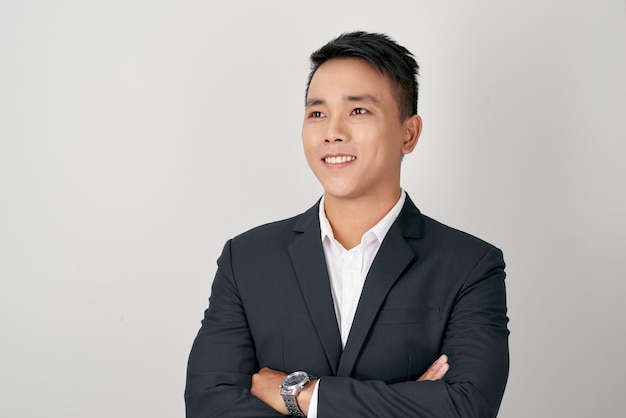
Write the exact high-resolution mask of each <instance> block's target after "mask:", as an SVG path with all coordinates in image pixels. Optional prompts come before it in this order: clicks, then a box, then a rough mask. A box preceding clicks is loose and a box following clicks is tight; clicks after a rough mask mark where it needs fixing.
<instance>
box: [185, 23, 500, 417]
mask: <svg viewBox="0 0 626 418" xmlns="http://www.w3.org/2000/svg"><path fill="white" fill-rule="evenodd" d="M311 62H312V70H311V74H310V76H309V83H308V86H307V93H306V109H305V117H304V123H303V129H302V138H303V144H304V151H305V154H306V158H307V162H308V164H309V166H310V167H311V170H312V171H313V173H314V174H315V175H316V176H317V178H318V179H319V181H320V182H321V184H322V186H323V187H324V196H323V197H322V199H321V200H320V201H319V202H318V203H317V204H316V205H315V206H313V207H312V208H311V209H309V210H308V211H307V212H305V213H303V214H301V215H299V216H296V217H294V218H291V219H287V220H284V221H280V222H276V223H273V224H269V225H264V226H260V227H258V228H255V229H253V230H251V231H248V232H246V233H244V234H242V235H240V236H238V237H236V238H234V239H232V240H230V241H229V242H227V243H226V246H225V247H224V251H223V253H222V255H221V257H220V258H219V260H218V271H217V274H216V277H215V280H214V282H213V287H212V293H211V297H210V302H209V308H208V309H207V311H206V312H205V318H204V320H203V322H202V327H201V329H200V331H199V333H198V336H197V338H196V340H195V342H194V345H193V348H192V351H191V355H190V358H189V366H188V377H187V388H186V393H185V398H186V404H187V416H188V417H190V418H196V417H197V418H200V417H202V418H205V417H279V416H284V415H293V416H307V415H308V416H309V417H320V418H326V417H463V418H471V417H479V418H485V417H495V416H496V414H497V411H498V408H499V405H500V401H501V399H502V395H503V392H504V387H505V384H506V380H507V376H508V330H507V321H508V319H507V317H506V303H505V289H504V261H503V259H502V253H501V252H500V250H498V249H497V248H495V247H493V246H491V245H489V244H487V243H485V242H483V241H480V240H479V239H477V238H474V237H472V236H470V235H467V234H465V233H463V232H460V231H457V230H454V229H452V228H449V227H447V226H444V225H442V224H440V223H438V222H436V221H434V220H432V219H430V218H428V217H426V216H424V215H422V214H421V213H420V212H419V210H418V209H417V208H416V207H415V206H414V204H413V202H412V201H411V200H410V198H409V197H408V195H407V194H406V193H405V192H404V191H403V190H402V189H401V188H400V166H401V163H402V159H403V156H404V155H405V154H409V153H410V152H412V151H413V149H414V148H415V145H416V144H417V141H418V138H419V135H420V132H421V127H422V121H421V119H420V117H419V116H418V115H417V91H418V89H417V81H416V75H417V72H418V65H417V63H416V62H415V60H414V59H413V57H412V56H411V54H410V53H409V51H407V50H406V49H405V48H403V47H402V46H400V45H398V44H397V43H395V42H394V41H392V40H391V39H390V38H388V37H387V36H385V35H380V34H371V33H363V32H355V33H347V34H344V35H342V36H340V37H338V38H337V39H334V40H333V41H331V42H329V43H328V44H327V45H325V46H324V47H322V48H321V49H320V50H318V51H316V52H314V53H313V54H312V55H311Z"/></svg>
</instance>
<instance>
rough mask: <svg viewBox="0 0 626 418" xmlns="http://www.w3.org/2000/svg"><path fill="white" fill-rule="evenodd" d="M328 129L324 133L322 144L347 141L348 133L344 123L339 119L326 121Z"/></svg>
mask: <svg viewBox="0 0 626 418" xmlns="http://www.w3.org/2000/svg"><path fill="white" fill-rule="evenodd" d="M327 123H328V125H327V126H328V129H327V131H326V136H325V138H324V142H326V143H332V142H345V141H349V140H350V137H349V133H348V129H347V127H346V122H345V121H344V120H343V118H341V117H334V118H332V119H329V120H328V122H327Z"/></svg>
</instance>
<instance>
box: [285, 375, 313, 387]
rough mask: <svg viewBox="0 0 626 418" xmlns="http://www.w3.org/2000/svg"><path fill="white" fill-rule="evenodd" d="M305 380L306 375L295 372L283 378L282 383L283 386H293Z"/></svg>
mask: <svg viewBox="0 0 626 418" xmlns="http://www.w3.org/2000/svg"><path fill="white" fill-rule="evenodd" d="M307 378H308V376H307V374H306V373H304V372H295V373H292V374H290V375H289V376H287V377H286V378H285V380H284V381H283V386H295V385H297V384H299V383H300V382H302V381H304V380H305V379H307Z"/></svg>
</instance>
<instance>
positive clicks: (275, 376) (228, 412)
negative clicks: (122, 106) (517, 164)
mask: <svg viewBox="0 0 626 418" xmlns="http://www.w3.org/2000/svg"><path fill="white" fill-rule="evenodd" d="M232 259H233V255H232V254H231V248H230V243H228V244H227V245H226V247H225V249H224V252H223V254H222V256H221V257H220V260H219V261H218V266H219V268H218V272H217V274H216V277H215V280H214V282H213V289H212V294H211V298H210V305H209V308H208V309H207V311H206V312H205V318H204V320H203V323H202V327H201V329H200V332H199V333H198V336H197V337H196V340H195V342H194V346H193V348H192V352H191V355H190V358H189V366H188V377H187V388H186V393H185V398H186V405H187V417H188V418H207V417H242V418H243V417H281V416H284V415H285V414H286V409H285V408H284V405H283V404H282V398H280V395H279V393H278V384H279V383H280V382H279V381H280V380H282V377H283V376H284V373H286V372H291V371H294V370H281V368H282V366H283V365H284V364H285V363H284V361H285V360H284V359H283V357H284V353H283V354H282V355H283V357H281V355H280V354H276V352H277V351H281V350H280V349H278V348H276V347H278V346H279V345H280V344H281V343H282V341H273V339H277V338H278V339H279V340H280V338H282V337H277V336H279V335H281V334H280V330H276V329H271V330H269V329H268V330H263V331H259V330H257V327H256V325H255V324H256V323H258V318H257V317H258V316H259V315H260V312H265V311H271V308H272V307H273V306H275V303H276V302H275V301H273V300H268V301H266V303H267V305H266V306H264V307H262V308H256V309H250V306H249V304H248V301H249V300H250V297H251V293H254V292H253V291H252V290H250V289H248V288H247V287H246V286H247V285H246V284H242V283H239V282H238V281H237V280H236V276H237V275H236V270H237V268H236V267H233V264H232ZM254 289H255V291H256V292H257V293H258V291H259V289H261V288H260V287H259V288H254ZM257 296H258V297H259V298H260V299H263V297H264V296H265V297H267V298H271V294H269V293H268V294H267V295H263V294H260V295H255V297H257ZM447 312H449V313H448V314H447V315H445V332H444V333H443V338H442V339H441V341H440V342H439V343H438V344H437V345H438V347H440V351H439V353H437V354H436V355H435V356H434V357H433V358H431V360H429V364H432V361H433V360H434V359H435V358H437V356H439V355H440V354H446V355H447V356H448V357H447V358H446V357H444V358H443V359H444V360H448V359H449V362H448V361H446V362H444V363H435V364H434V365H433V366H431V367H430V368H428V369H427V370H426V371H424V372H423V373H424V374H423V375H422V376H421V377H420V378H418V379H417V380H415V378H413V379H412V380H406V381H396V382H386V381H383V380H377V379H372V378H362V377H361V376H334V375H332V373H331V372H330V371H329V370H325V369H324V366H323V365H322V362H320V365H319V368H318V370H312V369H311V367H302V369H303V370H305V371H307V372H310V373H312V374H315V375H318V376H321V381H320V386H319V394H318V416H319V418H325V417H341V416H363V417H374V416H385V417H406V416H414V417H423V418H427V417H428V418H442V417H455V418H456V417H458V418H461V417H463V418H487V417H495V416H496V414H497V410H498V408H499V405H500V401H501V399H502V395H503V391H504V386H505V384H506V380H507V376H508V342H507V340H508V330H507V328H506V323H507V318H506V303H505V291H504V262H503V260H502V254H501V252H500V251H499V250H497V249H496V248H493V247H491V248H490V249H488V250H487V251H486V252H485V253H484V254H483V255H482V257H480V259H479V260H477V262H476V264H475V266H474V267H473V269H471V271H470V272H469V273H468V275H467V277H466V278H465V280H464V281H463V282H462V285H461V286H460V287H459V288H458V289H455V290H454V294H453V295H452V296H451V307H450V309H449V310H448V311H447ZM268 315H269V316H268V317H267V320H266V321H265V322H267V321H271V320H272V318H271V314H268ZM274 319H275V318H274ZM276 326H278V325H275V327H276ZM311 353H313V354H314V353H315V350H314V349H312V351H311ZM302 356H303V358H304V357H306V356H307V353H302ZM312 356H313V355H312ZM313 357H314V356H313ZM324 360H325V359H324ZM312 361H314V360H311V358H307V359H303V362H304V363H306V365H307V366H308V365H309V364H317V363H311V362H312ZM442 367H443V368H442ZM424 368H425V369H426V368H427V366H426V367H424ZM448 368H449V369H448ZM320 370H321V371H322V373H320ZM276 382H278V384H276ZM298 402H299V403H300V407H301V408H302V409H305V410H306V409H307V399H306V398H302V399H301V398H300V397H299V398H298Z"/></svg>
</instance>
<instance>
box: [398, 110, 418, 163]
mask: <svg viewBox="0 0 626 418" xmlns="http://www.w3.org/2000/svg"><path fill="white" fill-rule="evenodd" d="M402 125H403V126H404V142H403V143H402V153H403V154H410V153H411V152H413V149H415V146H416V145H417V141H418V140H419V138H420V134H421V133H422V118H421V117H420V116H419V115H412V116H410V117H408V118H406V120H405V121H404V122H403V123H402Z"/></svg>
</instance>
